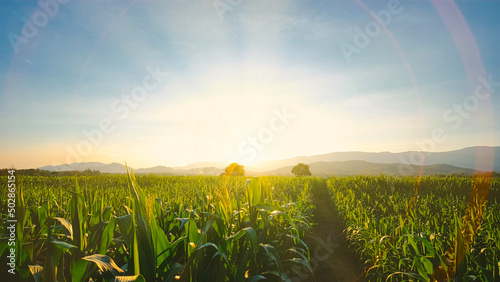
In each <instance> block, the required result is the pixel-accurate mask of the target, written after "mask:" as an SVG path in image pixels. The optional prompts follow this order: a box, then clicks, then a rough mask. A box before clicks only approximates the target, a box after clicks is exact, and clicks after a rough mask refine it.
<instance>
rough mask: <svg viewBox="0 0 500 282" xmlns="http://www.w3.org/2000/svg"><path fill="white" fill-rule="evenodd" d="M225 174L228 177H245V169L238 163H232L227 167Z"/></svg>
mask: <svg viewBox="0 0 500 282" xmlns="http://www.w3.org/2000/svg"><path fill="white" fill-rule="evenodd" d="M224 174H225V175H227V176H244V175H245V167H244V166H242V165H240V164H238V163H232V164H230V165H228V166H227V167H226V169H225V173H224Z"/></svg>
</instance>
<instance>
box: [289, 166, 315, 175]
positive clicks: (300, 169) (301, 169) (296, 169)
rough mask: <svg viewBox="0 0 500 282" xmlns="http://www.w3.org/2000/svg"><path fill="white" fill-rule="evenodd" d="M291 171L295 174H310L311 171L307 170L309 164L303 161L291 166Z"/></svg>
mask: <svg viewBox="0 0 500 282" xmlns="http://www.w3.org/2000/svg"><path fill="white" fill-rule="evenodd" d="M292 173H293V174H295V176H311V171H310V170H309V166H308V165H306V164H303V163H299V164H298V165H296V166H294V167H293V168H292Z"/></svg>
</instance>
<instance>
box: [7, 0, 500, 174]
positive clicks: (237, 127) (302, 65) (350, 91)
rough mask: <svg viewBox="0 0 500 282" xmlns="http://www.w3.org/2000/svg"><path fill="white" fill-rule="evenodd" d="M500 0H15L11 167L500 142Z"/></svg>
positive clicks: (261, 157) (240, 158) (11, 14)
mask: <svg viewBox="0 0 500 282" xmlns="http://www.w3.org/2000/svg"><path fill="white" fill-rule="evenodd" d="M499 12H500V1H456V2H452V1H448V0H435V1H397V0H390V1H361V0H359V1H347V0H345V1H326V0H325V1H322V0H318V1H316V0H314V1H311V0H307V1H306V0H295V1H288V0H267V1H261V0H251V1H250V0H197V1H189V0H182V1H181V0H178V1H177V0H154V1H153V0H151V1H148V0H144V1H132V0H120V1H118V0H108V1H97V0H58V1H57V0H41V1H27V0H25V1H23V0H16V1H14V0H5V1H2V3H1V4H0V19H1V21H2V24H1V25H0V167H16V168H36V167H41V166H44V165H58V164H64V163H73V162H90V161H97V162H104V163H111V162H119V163H124V162H125V161H126V162H127V163H128V164H129V165H130V166H132V167H151V166H156V165H166V166H183V165H187V164H189V163H193V162H200V161H222V162H233V161H236V162H239V163H241V164H244V165H252V164H253V165H255V164H257V163H259V162H262V161H267V160H276V159H284V158H291V157H294V156H303V155H314V154H323V153H330V152H340V151H368V152H382V151H389V152H402V151H431V152H436V151H449V150H456V149H461V148H464V147H469V146H499V145H500V128H499V125H498V123H496V122H495V121H499V120H500V111H498V110H497V109H498V108H500V99H499V97H498V95H499V93H500V53H499V52H498V46H500V36H499V34H500V17H498V13H499Z"/></svg>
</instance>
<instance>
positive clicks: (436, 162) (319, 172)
mask: <svg viewBox="0 0 500 282" xmlns="http://www.w3.org/2000/svg"><path fill="white" fill-rule="evenodd" d="M298 163H305V164H308V165H309V166H310V171H311V173H312V174H313V175H315V176H334V175H339V176H341V175H357V174H365V175H380V174H382V173H385V174H387V175H418V174H419V173H420V171H421V170H422V174H423V175H436V174H466V175H472V174H474V173H475V172H476V171H500V147H486V146H478V147H468V148H464V149H461V150H454V151H448V152H418V151H408V152H401V153H391V152H379V153H372V152H335V153H329V154H321V155H313V156H299V157H294V158H290V159H283V160H276V161H268V162H264V163H261V164H260V165H259V166H258V167H256V166H248V167H245V170H246V175H248V176H256V175H292V174H291V169H292V167H293V166H294V165H296V164H298ZM227 165H228V163H224V162H198V163H193V164H189V165H187V166H184V167H166V166H155V167H150V168H139V169H133V170H134V173H136V174H149V173H154V174H165V175H220V174H221V173H222V172H223V171H224V168H225V167H226V166H227ZM39 169H42V170H49V171H67V170H78V171H83V170H87V169H91V170H99V171H101V172H103V173H125V172H126V169H125V166H124V165H122V164H119V163H111V164H104V163H99V162H85V163H72V164H63V165H58V166H43V167H40V168H39Z"/></svg>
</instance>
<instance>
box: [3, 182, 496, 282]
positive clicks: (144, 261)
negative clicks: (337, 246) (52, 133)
mask: <svg viewBox="0 0 500 282" xmlns="http://www.w3.org/2000/svg"><path fill="white" fill-rule="evenodd" d="M0 181H1V184H0V185H1V186H0V187H2V192H0V194H1V195H2V197H1V203H0V212H1V216H2V222H1V226H0V232H1V234H0V236H1V238H2V240H1V242H0V256H1V259H0V261H1V263H2V267H1V268H0V269H4V268H5V264H6V263H8V261H7V260H5V257H6V253H7V252H8V251H7V250H8V249H9V248H10V247H9V245H8V243H9V231H8V230H7V226H8V224H7V220H8V217H7V214H8V212H7V210H8V202H7V193H8V191H7V190H8V189H7V179H6V177H1V178H0ZM17 184H18V185H17V187H18V188H17V192H16V201H15V215H16V219H17V225H16V230H15V241H16V244H15V245H16V246H20V247H18V248H16V249H15V252H16V258H17V260H16V263H15V264H16V265H15V269H16V272H17V279H19V281H260V280H267V281H299V280H297V279H298V277H299V276H298V275H297V273H298V272H299V271H300V272H301V273H304V271H307V272H309V273H310V274H311V275H310V277H311V279H312V280H311V281H314V273H313V272H314V270H313V269H312V267H311V264H310V261H311V250H310V242H312V241H313V240H314V237H315V234H314V232H313V231H312V226H313V224H314V216H313V215H314V210H315V208H314V203H313V202H312V200H311V199H312V198H313V197H312V195H314V194H315V193H323V194H324V195H328V197H331V203H332V207H331V213H332V216H338V217H339V218H341V220H342V221H343V222H344V224H345V227H346V228H345V230H344V234H345V238H346V239H347V242H348V244H349V248H350V249H352V251H353V252H354V253H355V254H356V255H357V256H358V258H359V261H360V264H362V265H363V268H364V272H363V278H362V279H364V280H367V281H401V280H407V281H408V280H411V281H444V280H456V281H500V274H499V267H500V248H499V245H500V244H499V242H500V196H499V193H500V188H499V187H500V183H499V181H498V180H497V179H490V178H480V177H478V178H467V177H425V178H410V177H406V178H397V177H388V176H385V175H382V176H377V177H375V176H356V177H336V178H329V179H324V178H315V177H295V178H293V177H278V176H276V177H265V178H263V177H259V178H252V179H247V178H245V177H226V176H155V175H147V176H137V177H136V176H134V174H133V173H132V172H129V173H128V174H127V175H99V176H87V177H79V178H76V177H33V176H31V177H30V176H20V177H18V183H17ZM4 272H5V271H4ZM1 275H2V277H4V275H6V274H5V273H1ZM11 280H12V278H11ZM11 280H9V281H11ZM2 281H4V280H3V279H2ZM6 281H7V280H6Z"/></svg>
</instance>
